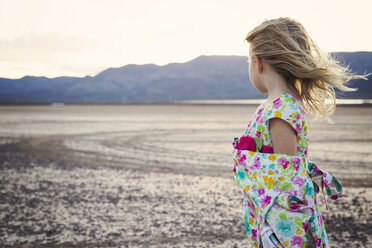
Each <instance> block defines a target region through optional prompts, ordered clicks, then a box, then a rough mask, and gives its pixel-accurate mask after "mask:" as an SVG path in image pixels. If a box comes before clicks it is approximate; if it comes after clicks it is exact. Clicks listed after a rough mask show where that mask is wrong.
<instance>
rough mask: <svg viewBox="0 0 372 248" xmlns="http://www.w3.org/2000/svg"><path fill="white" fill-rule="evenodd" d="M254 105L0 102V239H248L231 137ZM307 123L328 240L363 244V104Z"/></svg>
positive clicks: (371, 133) (366, 156)
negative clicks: (329, 176)
mask: <svg viewBox="0 0 372 248" xmlns="http://www.w3.org/2000/svg"><path fill="white" fill-rule="evenodd" d="M256 107H257V105H65V106H63V107H52V106H46V105H33V106H21V105H19V106H4V105H3V106H0V247H249V244H248V240H247V236H246V234H245V230H244V225H243V220H242V215H241V210H242V208H241V189H240V188H239V186H238V184H237V183H236V182H235V181H234V178H233V175H232V171H231V168H232V163H233V161H232V157H231V152H232V146H231V141H232V139H233V137H238V136H241V135H242V134H243V132H244V130H245V128H246V126H247V124H248V122H249V120H250V118H251V116H252V115H253V113H254V111H255V109H256ZM332 119H333V120H334V121H335V124H328V123H327V122H326V121H318V122H311V121H310V120H311V118H310V117H308V119H307V120H308V126H309V133H310V145H309V151H308V158H309V159H310V160H312V161H313V162H316V163H317V164H318V166H319V167H320V168H322V169H324V170H327V171H330V172H332V173H333V174H334V175H335V176H336V177H337V178H338V179H339V181H340V182H341V184H342V186H343V188H344V195H343V197H341V198H340V199H338V200H337V201H328V203H329V210H326V209H325V205H324V202H323V198H322V197H320V195H319V202H320V203H321V210H322V213H323V216H324V219H325V225H326V229H327V233H328V236H329V239H330V243H331V246H332V247H372V191H371V187H372V152H371V150H372V106H370V105H364V106H341V105H340V106H337V109H336V112H335V114H334V115H333V116H332Z"/></svg>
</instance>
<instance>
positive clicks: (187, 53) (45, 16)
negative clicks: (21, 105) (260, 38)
mask: <svg viewBox="0 0 372 248" xmlns="http://www.w3.org/2000/svg"><path fill="white" fill-rule="evenodd" d="M0 4H1V5H0V6H1V7H0V30H1V32H0V77H8V78H20V77H23V76H25V75H33V76H47V77H56V76H62V75H66V76H79V77H84V76H86V75H90V76H94V75H95V74H97V73H99V72H101V71H102V70H104V69H106V68H108V67H121V66H124V65H126V64H148V63H154V64H157V65H165V64H168V63H173V62H180V63H182V62H186V61H189V60H192V59H194V58H195V57H197V56H200V55H243V56H246V55H247V50H248V48H249V45H248V43H246V42H244V38H245V35H246V34H247V33H248V31H249V30H251V29H252V28H253V27H255V26H256V25H258V24H260V23H261V22H262V21H263V20H265V19H271V18H277V17H281V16H288V17H291V18H294V19H297V20H298V21H300V22H301V23H302V24H303V25H304V26H305V28H306V29H307V31H308V33H309V34H310V36H311V37H312V38H313V39H314V41H315V42H317V44H318V45H319V46H320V48H322V49H323V50H324V51H326V52H330V51H372V35H371V31H370V30H371V17H370V16H371V9H372V1H370V0H365V1H361V0H360V1H358V0H354V1H340V0H338V1H332V0H326V1H325V0H312V1H295V0H280V1H279V0H272V1H264V0H260V1H258V0H255V1H250V0H121V1H119V0H118V1H115V0H59V1H57V0H23V1H19V0H0Z"/></svg>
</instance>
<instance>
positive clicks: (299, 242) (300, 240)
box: [291, 236, 304, 247]
mask: <svg viewBox="0 0 372 248" xmlns="http://www.w3.org/2000/svg"><path fill="white" fill-rule="evenodd" d="M303 242H304V240H303V238H301V237H300V236H293V238H292V240H291V245H292V246H295V245H298V246H299V247H302V243H303Z"/></svg>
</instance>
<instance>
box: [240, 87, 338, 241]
mask: <svg viewBox="0 0 372 248" xmlns="http://www.w3.org/2000/svg"><path fill="white" fill-rule="evenodd" d="M275 117H277V118H281V119H283V120H285V121H286V122H287V123H289V124H290V125H291V126H292V127H293V128H294V130H295V131H296V135H297V156H293V155H288V154H281V153H262V152H258V151H248V150H239V149H236V148H235V147H234V150H233V160H234V165H233V175H234V178H235V180H236V182H237V183H238V184H239V185H240V186H241V187H242V195H243V222H244V225H245V229H246V232H247V234H248V238H249V241H250V243H251V245H252V247H257V248H258V247H261V246H262V244H261V239H260V235H261V229H262V227H263V226H264V225H269V226H270V227H271V229H272V230H273V232H274V233H275V235H276V236H277V238H278V239H279V241H280V244H281V245H282V246H284V247H329V242H328V238H327V234H326V231H325V227H324V223H323V219H322V215H321V211H320V209H319V205H318V203H317V199H316V194H317V193H318V192H319V186H318V185H317V184H316V183H314V182H313V180H312V178H313V177H315V176H320V177H321V183H322V184H321V186H322V190H323V189H324V188H325V189H326V192H327V195H328V197H329V198H330V199H332V200H335V199H337V198H338V197H339V196H341V194H342V187H341V185H340V183H339V182H338V181H337V179H336V178H335V177H334V176H333V175H332V174H331V173H330V172H325V171H322V170H320V169H319V168H318V166H317V165H316V164H314V163H313V162H311V161H310V160H308V158H307V151H308V141H309V137H308V133H307V124H306V119H305V111H304V108H303V106H302V103H301V101H300V100H299V99H297V98H296V97H294V96H293V95H291V94H289V93H283V94H281V95H279V96H278V97H276V98H275V99H273V100H271V101H269V102H268V103H266V104H261V105H260V106H259V107H258V108H257V110H256V112H255V113H254V115H253V117H252V119H251V121H250V122H249V124H248V127H247V129H246V130H245V132H244V134H243V136H250V137H259V138H260V139H262V144H263V145H266V146H271V147H272V146H273V145H272V139H271V136H270V132H269V119H271V118H275ZM234 140H236V138H234ZM278 247H280V246H278Z"/></svg>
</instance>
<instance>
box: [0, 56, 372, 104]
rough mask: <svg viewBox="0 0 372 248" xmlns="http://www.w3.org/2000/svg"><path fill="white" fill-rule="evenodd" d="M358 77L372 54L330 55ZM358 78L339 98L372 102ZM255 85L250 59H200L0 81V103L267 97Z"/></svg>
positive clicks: (368, 68)
mask: <svg viewBox="0 0 372 248" xmlns="http://www.w3.org/2000/svg"><path fill="white" fill-rule="evenodd" d="M331 55H332V56H333V57H335V58H336V59H337V60H339V61H340V62H341V64H343V65H348V64H349V65H350V66H349V68H350V69H351V71H352V72H353V73H356V74H364V73H369V72H372V52H339V53H331ZM371 78H372V76H370V77H369V78H368V79H369V80H368V81H366V80H362V79H354V80H351V81H350V82H348V83H347V84H346V85H347V86H349V87H353V88H358V89H359V90H358V91H356V92H340V91H338V90H337V89H335V91H336V94H337V97H338V98H351V99H371V98H372V85H371ZM264 98H266V95H262V94H260V93H259V92H258V91H257V90H256V89H255V88H254V86H253V85H252V83H251V82H250V80H249V75H248V63H247V57H246V56H227V55H226V56H224V55H211V56H206V55H201V56H199V57H197V58H195V59H193V60H190V61H187V62H185V63H170V64H167V65H164V66H158V65H155V64H144V65H136V64H128V65H125V66H123V67H119V68H108V69H106V70H104V71H102V72H100V73H98V74H97V75H96V76H94V77H90V76H86V77H67V76H62V77H56V78H47V77H34V76H24V77H22V78H20V79H7V78H0V103H52V102H64V103H139V102H144V103H152V102H153V103H156V102H173V101H180V100H210V99H213V100H222V99H264Z"/></svg>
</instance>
